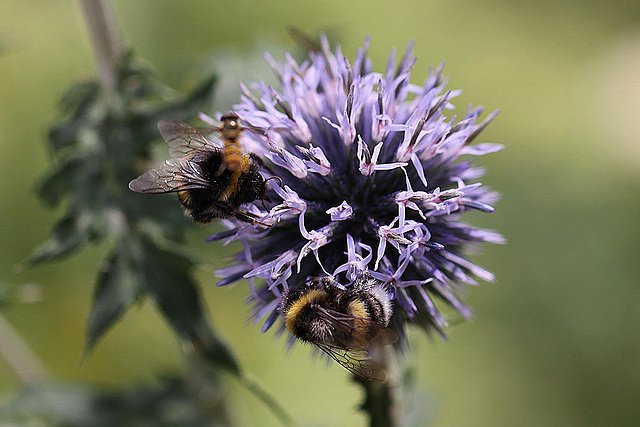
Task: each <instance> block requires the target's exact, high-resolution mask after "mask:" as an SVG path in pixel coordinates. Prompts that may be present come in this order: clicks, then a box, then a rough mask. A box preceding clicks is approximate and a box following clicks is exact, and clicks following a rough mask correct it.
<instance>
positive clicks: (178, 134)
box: [158, 119, 218, 158]
mask: <svg viewBox="0 0 640 427" xmlns="http://www.w3.org/2000/svg"><path fill="white" fill-rule="evenodd" d="M158 130H159V131H160V134H161V135H162V138H164V140H165V141H167V144H169V155H170V156H171V157H176V158H179V157H185V156H186V155H188V154H189V153H192V152H193V151H196V150H199V149H202V148H203V147H207V149H212V148H218V146H217V145H216V144H214V143H213V142H211V141H210V140H209V139H208V138H207V137H205V136H204V135H203V134H202V133H201V132H200V131H199V130H198V129H196V128H194V127H191V126H189V125H188V124H186V123H183V122H181V121H178V120H173V119H162V120H160V121H159V122H158Z"/></svg>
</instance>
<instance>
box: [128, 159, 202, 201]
mask: <svg viewBox="0 0 640 427" xmlns="http://www.w3.org/2000/svg"><path fill="white" fill-rule="evenodd" d="M209 187H210V185H209V182H208V181H207V180H206V179H204V178H203V174H202V169H200V166H198V164H197V163H194V162H190V161H188V160H185V159H170V160H167V161H165V162H164V163H163V164H162V165H161V166H160V167H158V168H156V169H151V170H149V171H147V172H145V173H143V174H142V175H140V176H139V177H137V178H136V179H134V180H133V181H131V182H130V183H129V188H130V189H131V190H133V191H135V192H137V193H149V194H155V193H170V192H173V191H182V190H191V189H196V188H209Z"/></svg>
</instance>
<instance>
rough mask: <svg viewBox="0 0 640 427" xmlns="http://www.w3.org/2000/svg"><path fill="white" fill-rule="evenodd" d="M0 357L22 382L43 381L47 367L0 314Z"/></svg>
mask: <svg viewBox="0 0 640 427" xmlns="http://www.w3.org/2000/svg"><path fill="white" fill-rule="evenodd" d="M0 358H2V359H3V360H4V361H5V362H6V364H7V366H9V368H10V369H11V372H13V374H14V375H15V376H16V378H17V379H18V380H19V381H20V382H21V383H22V384H29V383H34V382H38V381H41V380H42V379H43V378H44V377H45V376H46V369H45V368H44V366H43V365H42V363H41V362H40V360H39V359H38V357H37V356H36V355H35V354H34V353H33V352H32V351H31V349H30V348H29V346H28V345H27V343H26V342H24V340H23V339H22V337H21V336H20V335H19V334H18V333H17V332H16V331H15V329H13V327H12V326H11V324H9V322H7V320H6V319H5V318H4V317H3V316H2V315H0Z"/></svg>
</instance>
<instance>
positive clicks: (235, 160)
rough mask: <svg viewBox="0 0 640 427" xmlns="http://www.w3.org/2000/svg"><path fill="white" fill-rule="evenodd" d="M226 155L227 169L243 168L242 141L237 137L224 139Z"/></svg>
mask: <svg viewBox="0 0 640 427" xmlns="http://www.w3.org/2000/svg"><path fill="white" fill-rule="evenodd" d="M224 157H225V161H226V162H227V169H229V170H230V171H236V170H238V169H242V167H241V166H242V158H243V153H242V149H241V148H240V142H239V141H238V140H237V139H236V138H230V139H226V140H225V141H224Z"/></svg>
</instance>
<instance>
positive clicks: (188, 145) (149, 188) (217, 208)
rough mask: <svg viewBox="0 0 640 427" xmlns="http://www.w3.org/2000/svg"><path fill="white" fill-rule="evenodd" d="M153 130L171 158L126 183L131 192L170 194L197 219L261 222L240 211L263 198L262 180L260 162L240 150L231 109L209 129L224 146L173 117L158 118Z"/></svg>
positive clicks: (263, 181) (254, 156) (253, 216)
mask: <svg viewBox="0 0 640 427" xmlns="http://www.w3.org/2000/svg"><path fill="white" fill-rule="evenodd" d="M158 129H159V130H160V134H161V135H162V137H163V138H164V140H165V141H166V142H167V144H169V155H170V156H171V157H173V158H172V159H169V160H167V161H165V162H164V163H163V164H162V165H161V166H160V167H158V168H156V169H151V170H149V171H147V172H145V173H144V174H142V175H141V176H139V177H138V178H136V179H134V180H133V181H131V182H130V183H129V188H130V189H131V190H133V191H135V192H138V193H149V194H156V193H171V192H175V193H177V194H178V199H179V200H180V203H182V205H183V206H184V208H185V210H186V212H187V213H188V214H189V216H190V217H191V218H192V219H193V220H194V221H195V222H198V223H209V222H211V221H213V220H214V219H215V218H231V217H235V218H237V219H239V220H241V221H244V222H248V223H251V224H255V223H260V224H262V223H261V222H260V221H258V216H257V215H255V214H253V213H251V212H247V211H243V210H241V209H239V206H240V205H242V204H243V203H251V202H253V201H255V200H258V199H260V200H264V199H265V191H266V190H265V184H266V181H265V179H264V178H263V177H262V175H261V174H260V172H259V170H260V169H261V168H262V166H263V164H262V160H261V159H260V158H259V157H258V156H256V155H255V154H247V153H244V152H243V151H242V149H241V148H240V142H239V139H238V138H239V136H240V134H241V132H242V127H241V126H240V124H239V120H238V116H237V115H236V114H235V113H232V112H231V113H227V114H225V115H224V116H222V118H221V126H220V127H219V128H214V129H213V130H215V131H218V132H220V134H221V139H222V140H223V141H224V147H220V146H218V145H216V144H214V143H213V142H212V141H210V140H209V139H208V138H206V137H205V136H204V135H203V134H202V133H201V132H200V131H199V130H198V129H196V128H193V127H191V126H189V125H187V124H186V123H182V122H180V121H177V120H171V119H163V120H160V121H159V122H158Z"/></svg>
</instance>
